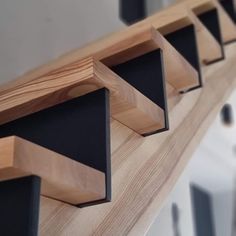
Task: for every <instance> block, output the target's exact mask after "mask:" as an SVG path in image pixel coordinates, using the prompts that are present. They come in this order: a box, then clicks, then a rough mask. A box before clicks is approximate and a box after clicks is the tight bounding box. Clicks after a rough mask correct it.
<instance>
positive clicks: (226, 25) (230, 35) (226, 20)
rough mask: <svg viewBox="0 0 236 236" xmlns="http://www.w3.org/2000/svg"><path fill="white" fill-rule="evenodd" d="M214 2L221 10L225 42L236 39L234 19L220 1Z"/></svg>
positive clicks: (221, 23)
mask: <svg viewBox="0 0 236 236" xmlns="http://www.w3.org/2000/svg"><path fill="white" fill-rule="evenodd" d="M214 3H215V6H216V8H217V9H218V12H219V18H220V27H221V31H222V38H223V42H224V43H228V42H231V41H234V40H236V26H235V24H234V22H233V20H232V19H231V18H230V16H229V15H228V13H227V12H226V11H225V9H224V8H223V7H222V6H221V5H220V3H219V2H218V1H214Z"/></svg>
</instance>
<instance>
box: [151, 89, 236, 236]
mask: <svg viewBox="0 0 236 236" xmlns="http://www.w3.org/2000/svg"><path fill="white" fill-rule="evenodd" d="M228 102H229V103H230V104H231V105H232V106H233V109H234V118H235V123H234V125H232V126H231V127H226V126H224V125H222V122H221V120H220V116H218V117H217V118H216V120H215V121H214V122H213V123H212V125H211V127H210V128H209V130H208V132H207V134H206V135H205V137H204V138H203V140H202V141H201V143H200V144H199V148H198V149H197V150H196V152H195V153H194V155H193V157H192V159H191V161H190V162H189V164H188V166H187V168H186V170H185V172H184V173H183V175H182V176H181V178H180V180H179V181H178V183H177V184H176V186H175V188H174V190H173V192H172V193H171V194H170V196H169V199H168V201H167V203H165V204H164V207H163V208H162V210H161V211H160V214H158V216H157V218H156V219H155V221H154V223H153V225H152V226H151V228H150V231H149V232H148V234H147V235H148V236H156V235H158V236H174V234H173V230H172V221H171V211H170V205H171V203H172V202H177V203H178V204H179V206H180V209H181V214H182V215H183V217H182V219H181V222H183V224H182V225H181V227H182V232H181V236H192V235H194V227H193V224H192V223H191V221H192V218H191V213H190V212H191V204H190V203H189V202H190V193H189V184H190V183H195V184H196V185H199V186H201V187H202V188H203V189H205V190H206V191H208V192H209V193H210V194H211V197H212V205H213V218H214V223H215V229H216V236H232V235H235V233H234V234H232V222H233V218H234V217H236V215H234V214H236V212H234V211H235V210H234V209H235V204H236V203H235V202H236V196H235V194H236V191H235V180H236V153H235V152H233V147H234V146H235V145H236V92H235V93H234V94H233V95H232V96H231V97H230V99H229V100H228ZM182 212H183V213H182ZM188 217H189V218H188ZM190 218H191V220H190ZM235 220H236V219H235Z"/></svg>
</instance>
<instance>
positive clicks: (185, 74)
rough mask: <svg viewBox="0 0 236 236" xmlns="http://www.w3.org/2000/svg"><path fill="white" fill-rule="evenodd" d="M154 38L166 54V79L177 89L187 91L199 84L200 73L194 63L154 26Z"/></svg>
mask: <svg viewBox="0 0 236 236" xmlns="http://www.w3.org/2000/svg"><path fill="white" fill-rule="evenodd" d="M152 39H153V41H154V42H155V43H156V44H157V45H159V47H160V48H161V49H162V51H163V54H164V63H165V74H166V80H167V81H168V82H169V83H170V84H171V85H172V86H173V87H174V88H175V89H176V90H177V91H185V90H188V89H190V88H193V87H196V86H198V85H199V82H198V81H199V78H198V77H199V74H198V72H197V71H196V70H195V69H194V68H193V66H192V65H190V63H189V62H188V61H187V60H186V59H185V58H184V57H183V56H182V55H181V54H180V53H179V52H178V51H177V50H176V49H175V48H174V47H173V46H172V45H171V44H170V43H169V42H168V41H167V40H166V39H165V38H164V37H163V36H162V35H161V34H160V33H159V32H158V31H157V30H155V29H154V28H153V29H152Z"/></svg>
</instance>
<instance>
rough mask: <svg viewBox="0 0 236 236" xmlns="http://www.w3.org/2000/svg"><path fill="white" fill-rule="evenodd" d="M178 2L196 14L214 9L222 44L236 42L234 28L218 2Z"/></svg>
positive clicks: (191, 0) (209, 0) (194, 0)
mask: <svg viewBox="0 0 236 236" xmlns="http://www.w3.org/2000/svg"><path fill="white" fill-rule="evenodd" d="M178 2H185V3H186V4H187V6H188V7H190V8H191V9H193V11H194V12H195V13H196V14H200V13H204V12H206V11H209V10H211V9H214V8H216V9H217V10H218V14H219V21H220V26H221V32H222V40H223V42H224V43H228V42H231V41H233V40H236V26H235V24H234V22H233V20H232V19H231V18H230V17H229V15H228V14H227V13H226V11H225V10H224V8H223V7H222V6H221V5H220V3H219V2H218V0H178Z"/></svg>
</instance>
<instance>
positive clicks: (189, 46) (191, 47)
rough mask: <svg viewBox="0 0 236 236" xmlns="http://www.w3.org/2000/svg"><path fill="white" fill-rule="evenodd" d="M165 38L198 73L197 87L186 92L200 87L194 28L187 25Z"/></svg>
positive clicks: (200, 80) (199, 69) (199, 70)
mask: <svg viewBox="0 0 236 236" xmlns="http://www.w3.org/2000/svg"><path fill="white" fill-rule="evenodd" d="M165 38H166V39H167V40H168V41H169V42H170V43H171V44H172V45H173V47H175V49H176V50H177V51H178V52H179V53H180V54H181V55H182V56H183V57H184V58H185V59H186V60H187V61H188V62H189V63H190V64H191V65H192V66H193V67H194V68H195V69H196V70H197V71H198V74H199V85H198V86H196V87H193V88H191V89H189V90H188V91H192V90H194V89H197V88H200V87H202V75H201V68H200V64H199V55H198V48H197V41H196V33H195V28H194V26H193V25H189V26H187V27H184V28H182V29H179V30H177V31H175V32H172V33H170V34H167V35H165ZM188 91H183V92H188Z"/></svg>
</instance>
